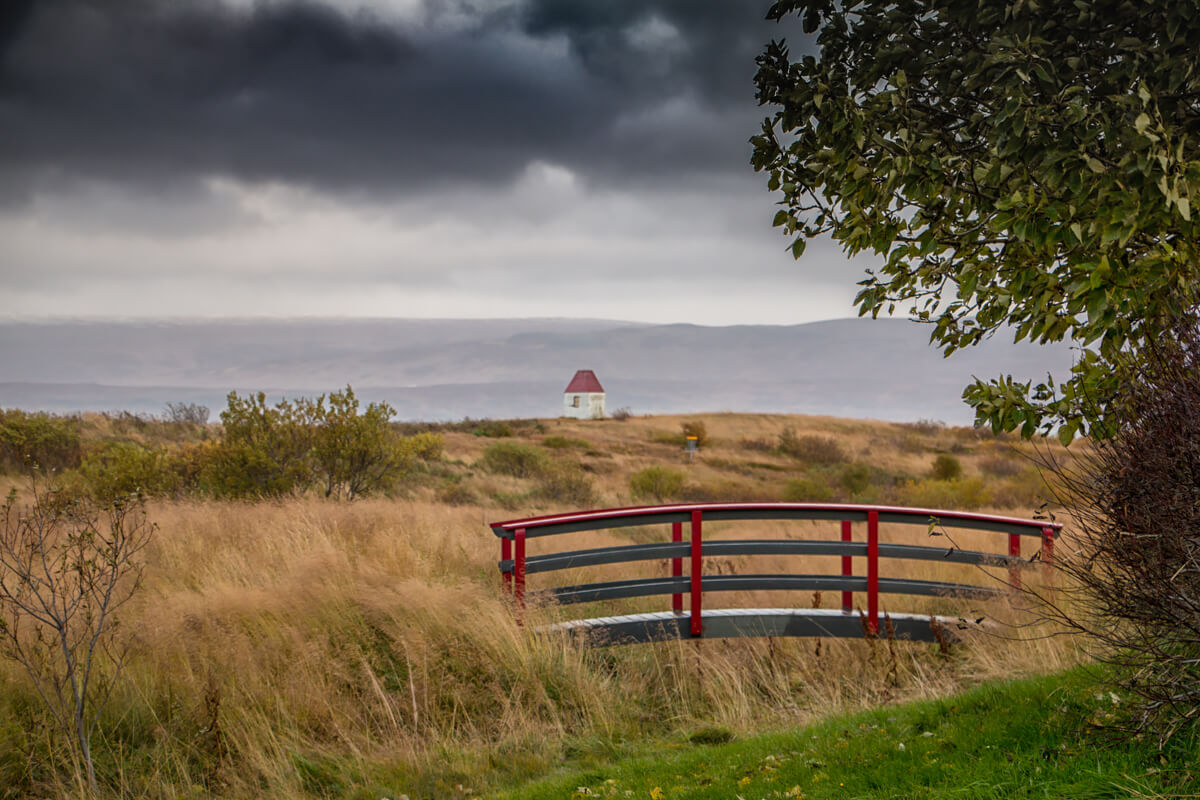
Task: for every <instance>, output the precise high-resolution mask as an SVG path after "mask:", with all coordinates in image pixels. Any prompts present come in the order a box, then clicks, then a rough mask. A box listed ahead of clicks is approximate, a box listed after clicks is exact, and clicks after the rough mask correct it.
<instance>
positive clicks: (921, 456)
mask: <svg viewBox="0 0 1200 800" xmlns="http://www.w3.org/2000/svg"><path fill="white" fill-rule="evenodd" d="M351 398H352V393H351V392H350V390H349V389H347V390H346V392H345V393H343V394H342V398H341V400H340V401H339V403H340V405H339V403H335V404H330V402H329V399H328V398H326V399H325V402H324V403H321V402H318V401H309V400H299V401H291V402H289V403H280V404H277V405H275V406H269V405H268V404H267V403H266V402H265V399H264V398H261V397H259V396H254V397H251V398H239V397H236V396H231V398H230V403H229V408H227V409H226V413H225V414H223V415H222V424H216V423H214V424H201V423H199V422H197V421H196V420H194V419H191V420H189V419H174V420H171V419H167V420H164V419H149V418H144V417H136V416H132V415H128V414H99V415H97V414H86V415H82V416H78V417H55V416H50V415H44V414H31V413H27V412H19V411H6V412H4V413H3V417H2V418H0V440H2V441H3V442H4V445H3V447H4V450H3V453H2V454H0V458H2V459H4V464H5V466H6V473H5V476H4V477H3V478H0V480H3V481H4V482H6V484H7V485H8V486H9V487H12V488H14V489H16V490H17V491H18V492H25V493H27V489H26V483H25V478H24V477H23V474H22V470H23V469H26V468H28V464H29V462H30V461H31V460H33V461H37V462H38V463H39V464H46V465H51V464H52V465H53V467H52V469H53V477H54V480H55V481H56V482H57V483H58V484H59V485H60V486H61V487H62V489H61V492H62V493H63V496H64V497H75V498H81V499H85V500H87V502H97V503H104V502H107V501H108V500H109V499H111V497H112V495H113V494H115V493H119V492H132V493H133V494H134V497H137V496H139V495H140V496H141V497H142V498H143V499H142V500H141V501H140V502H144V504H145V511H146V514H147V519H148V521H149V523H150V524H152V525H153V526H154V535H153V537H152V538H151V539H150V541H149V542H148V544H147V545H146V547H145V549H144V551H143V552H142V554H141V556H142V561H143V562H144V571H143V572H142V575H141V581H142V582H141V587H140V589H139V591H138V592H137V594H136V595H135V596H134V597H133V598H132V599H131V600H130V601H129V603H128V604H127V605H126V606H125V607H124V608H122V609H121V616H120V620H121V624H120V626H119V627H118V628H117V630H116V633H115V642H116V644H119V645H120V646H121V647H122V648H123V650H122V652H124V653H125V654H126V657H125V661H124V667H123V671H122V673H121V675H120V676H119V679H118V680H116V681H115V682H113V683H112V685H111V695H110V696H109V697H108V700H107V702H105V703H103V704H102V705H100V706H99V707H97V708H96V711H95V713H96V715H97V716H96V719H97V723H96V727H95V735H94V737H93V740H92V745H91V751H92V756H93V758H94V760H95V769H96V775H97V783H98V785H99V787H100V791H101V793H102V794H103V795H105V796H136V797H154V798H158V797H163V798H166V797H279V798H283V797H287V798H295V797H396V796H399V795H401V794H406V795H408V796H409V797H410V798H417V797H427V798H447V797H450V798H453V797H475V796H481V795H483V794H486V793H488V792H489V791H491V790H493V789H495V788H497V787H504V786H511V785H513V784H515V783H519V782H521V781H523V780H526V779H528V778H532V777H537V776H540V775H544V774H546V773H548V772H549V771H551V770H553V769H554V768H555V766H556V765H557V764H559V763H560V762H561V761H563V760H567V761H570V762H572V763H575V764H581V765H585V766H586V765H587V764H588V763H599V762H603V761H605V760H607V759H610V758H612V757H613V756H614V755H615V754H619V753H623V752H632V751H636V750H639V749H641V748H643V747H645V746H646V745H647V743H653V742H659V743H665V746H681V745H682V746H701V745H702V744H703V743H704V742H711V741H720V740H722V739H726V738H730V737H740V736H742V735H744V734H747V733H749V732H752V731H760V730H762V729H764V728H775V729H782V728H786V727H789V726H794V725H796V724H798V723H802V722H805V721H809V720H813V719H817V718H820V717H823V716H825V715H827V714H829V713H831V712H833V711H836V710H842V709H858V708H865V707H870V706H877V705H880V704H886V703H891V702H895V701H899V700H903V699H909V698H931V697H941V696H946V695H948V694H950V693H953V692H955V691H957V690H959V689H960V688H962V687H964V686H966V685H971V684H974V683H976V682H978V681H979V680H982V679H986V678H989V677H1001V676H1003V677H1011V676H1014V675H1022V674H1033V673H1041V672H1044V671H1050V670H1057V669H1060V668H1064V667H1067V666H1069V665H1071V664H1074V663H1076V662H1077V661H1078V660H1079V659H1080V658H1081V655H1080V652H1079V650H1078V648H1077V646H1076V645H1075V644H1073V643H1071V642H1069V641H1066V640H1062V639H1057V638H1038V637H1036V636H1026V635H1024V634H1022V635H1021V636H1019V637H1016V638H1018V639H1021V641H1011V640H1009V638H1008V637H998V638H997V637H983V638H981V637H979V636H977V635H966V636H965V637H964V640H963V641H962V642H961V643H960V644H959V645H956V646H954V647H952V648H951V650H950V651H949V653H943V652H941V650H940V649H939V648H938V647H937V646H934V645H917V644H899V643H890V642H888V641H885V640H876V641H873V642H871V641H841V640H829V641H811V640H808V641H805V640H761V641H760V640H741V641H731V642H705V643H701V644H694V643H687V642H676V643H663V644H655V645H648V646H644V647H624V648H610V649H597V650H588V649H583V648H580V647H578V646H576V645H574V644H572V643H571V642H569V641H565V640H561V639H557V638H553V637H550V636H547V635H542V634H538V633H536V632H535V631H534V630H533V629H534V628H536V627H537V626H536V624H528V625H527V626H526V627H524V628H521V627H518V626H517V625H516V623H515V622H514V621H513V616H512V614H511V608H510V607H509V606H508V601H507V600H506V597H505V595H504V593H503V591H502V590H501V588H500V580H499V575H498V573H497V570H496V564H495V559H496V557H497V547H496V540H495V538H494V537H493V535H492V534H491V532H490V530H489V529H488V528H487V526H486V523H487V522H489V521H496V520H498V519H504V518H512V517H517V516H523V515H527V514H534V513H545V512H550V511H554V510H560V509H569V508H577V507H580V506H581V505H591V506H619V505H628V504H632V503H636V502H646V501H657V500H662V501H672V500H696V501H701V500H783V499H791V500H841V501H851V502H881V503H883V502H888V503H902V504H910V505H932V506H941V507H948V508H975V509H980V510H986V511H997V512H1003V513H1009V514H1014V515H1022V516H1028V515H1030V514H1032V513H1033V512H1034V511H1035V509H1036V508H1037V507H1038V506H1039V505H1040V504H1041V503H1042V502H1044V500H1045V496H1046V494H1047V493H1046V489H1045V486H1044V485H1043V482H1042V479H1041V476H1040V474H1039V472H1038V469H1037V467H1036V464H1035V461H1034V445H1033V444H1032V443H1030V442H1026V441H1023V440H1021V439H1019V438H1016V437H1013V436H1009V435H995V434H993V433H991V432H988V431H982V430H973V429H967V428H952V427H947V426H944V425H941V424H939V423H935V422H920V423H913V424H893V423H884V422H866V421H854V420H844V419H832V418H811V417H802V416H790V417H782V416H773V415H740V414H715V415H691V416H686V417H636V416H627V417H625V418H623V419H621V420H602V421H573V420H507V421H488V420H484V421H478V420H465V421H462V422H457V423H447V424H393V423H387V422H386V416H385V415H384V413H383V412H382V411H380V412H379V413H377V414H376V415H375V416H374V417H372V415H371V413H370V411H371V410H370V409H369V408H368V409H367V410H366V411H367V413H362V411H363V410H362V409H359V410H358V411H359V413H357V414H356V415H355V416H354V418H353V420H348V419H347V418H345V417H343V418H341V419H340V420H339V418H338V416H337V414H334V415H332V416H329V412H330V411H331V409H333V408H339V407H340V408H342V409H343V410H344V409H345V408H346V407H347V406H348V405H350V404H351ZM376 408H377V409H378V407H376ZM322 409H323V410H324V411H323V412H322ZM326 420H330V421H328V422H327V421H326ZM348 423H349V424H348ZM325 425H328V426H329V429H328V430H329V431H333V430H337V431H339V432H340V433H339V435H338V436H337V437H334V436H329V437H328V438H322V437H323V435H324V434H325V433H326V432H327V431H322V427H323V426H325ZM354 425H361V426H362V429H355V428H354ZM339 426H341V427H339ZM355 430H358V433H357V434H355ZM685 430H686V431H687V434H686V435H699V434H702V436H703V440H704V445H703V446H702V447H701V449H700V452H699V453H698V455H697V456H696V457H695V459H694V460H692V459H689V458H688V457H687V455H686V454H685V452H684V449H683V447H682V446H681V444H682V441H683V438H684V435H685V434H684V431H685ZM30 431H33V432H38V431H41V432H42V434H39V435H40V436H41V438H40V439H39V438H38V437H37V436H34V435H33V434H32V433H30ZM364 431H365V433H364ZM36 441H45V442H47V445H46V447H47V449H46V450H45V451H37V450H36V449H35V448H34V447H33V445H32V444H31V443H32V442H36ZM339 444H340V445H341V446H343V447H345V448H347V449H346V450H343V451H339V450H338V446H339ZM1047 446H1049V445H1047ZM322 447H324V449H322ZM1055 447H1057V445H1055ZM355 448H361V453H357V454H356V453H355V452H354V449H355ZM1077 452H1080V451H1079V449H1078V445H1077V446H1075V447H1073V448H1072V449H1071V452H1067V451H1065V450H1064V451H1060V457H1062V458H1065V459H1071V458H1073V457H1074V456H1073V454H1074V453H1077ZM113 454H116V455H115V456H114V455H113ZM365 454H375V456H377V457H376V458H368V457H366V455H365ZM380 454H382V455H380ZM47 455H51V456H53V458H54V459H57V460H52V459H51V458H48V457H47ZM379 459H383V460H379ZM266 461H270V462H272V464H273V468H276V471H274V472H271V473H264V472H263V471H261V469H260V467H261V466H262V465H263V463H264V462H266ZM280 464H287V465H290V466H289V467H288V468H287V469H282V470H279V469H277V467H278V466H279V465H280ZM360 464H366V465H374V467H376V468H378V467H379V465H380V464H387V465H388V468H387V469H385V470H382V471H376V472H374V473H370V474H372V475H377V476H379V479H378V480H377V481H375V482H368V483H360V484H355V483H354V482H353V479H352V478H351V477H349V476H350V474H351V472H352V471H353V470H352V467H354V466H355V465H360ZM179 465H183V466H179ZM223 469H229V470H230V475H233V476H237V477H236V479H233V478H230V477H228V476H226V475H222V474H221V472H220V470H223ZM163 473H166V474H168V475H169V478H168V479H165V480H164V479H162V477H161V476H162V474H163ZM331 485H332V486H335V487H336V488H334V489H333V490H330V486H331ZM351 497H352V498H353V500H352V501H351V500H350V498H351ZM772 524H775V523H772ZM815 524H816V523H791V524H790V525H791V527H789V524H788V523H777V525H778V527H777V528H774V529H770V530H767V529H764V528H763V527H762V525H761V524H756V526H755V527H754V528H753V529H748V530H747V534H746V535H756V536H763V535H767V536H776V535H778V536H785V537H786V536H800V537H804V538H808V537H813V536H823V535H826V536H828V535H832V534H831V533H830V532H828V531H826V532H824V533H822V532H820V531H817V530H813V531H809V530H808V529H807V527H806V526H809V525H815ZM720 533H721V534H722V535H733V536H737V535H741V534H740V533H739V529H738V527H737V524H735V523H729V524H728V528H722V530H721V531H720ZM645 535H646V533H645V531H641V532H639V531H635V530H631V531H622V530H613V531H601V532H591V533H586V534H579V535H578V536H577V537H571V539H572V540H571V541H570V542H564V543H563V545H562V546H563V547H566V548H567V549H573V548H577V547H589V546H607V545H611V544H618V543H625V542H629V541H631V540H632V537H637V536H645ZM884 535H885V537H889V538H890V540H893V541H911V542H920V541H922V540H925V539H926V537H927V532H926V531H925V530H924V529H920V530H914V529H912V528H904V527H897V528H895V529H891V528H890V527H885V531H884ZM979 536H981V537H985V536H986V534H979ZM961 544H962V546H965V547H970V546H972V545H973V544H976V543H975V542H973V541H971V540H969V539H968V540H965V541H963V542H961ZM978 546H979V547H980V548H981V549H995V542H994V541H993V542H987V541H984V540H981V541H980V542H979V543H978ZM757 558H758V559H759V560H758V561H755V562H754V565H753V568H754V569H755V570H767V571H769V570H772V569H773V568H774V566H773V565H772V564H769V563H763V561H764V560H766V561H769V560H770V559H769V558H767V557H757ZM896 563H897V569H898V570H900V571H901V572H898V573H897V575H900V574H901V573H902V574H903V576H904V577H926V578H933V579H951V580H953V579H959V580H961V579H962V578H963V577H964V576H963V575H962V574H955V575H951V573H952V572H953V570H955V569H974V568H963V567H953V566H951V565H944V564H940V563H931V562H922V563H918V562H912V563H908V562H896ZM730 566H736V565H730ZM778 566H779V567H780V570H781V571H783V570H786V569H790V568H794V566H795V565H782V564H781V565H778ZM663 568H665V567H664V565H662V564H659V563H657V562H647V563H646V564H645V565H643V566H642V567H639V569H644V570H645V571H647V573H648V574H650V573H654V571H655V570H661V569H663ZM612 569H613V567H597V568H589V574H588V575H586V576H583V575H581V576H580V577H581V578H583V579H591V578H592V577H593V576H595V577H597V578H598V579H603V578H600V577H599V576H603V575H610V576H611V575H612V574H613V573H612ZM814 571H818V570H817V569H814ZM968 577H971V578H973V579H978V578H979V576H978V575H973V576H968ZM998 577H999V578H1002V577H1003V576H998ZM652 602H653V601H652V600H639V601H628V604H627V605H628V610H631V611H632V610H640V609H642V608H643V606H646V607H648V605H649V604H652ZM749 602H756V603H759V604H762V603H767V604H769V605H795V606H799V607H811V606H821V605H824V606H826V607H829V606H831V605H832V604H833V598H822V597H821V596H820V593H816V594H810V593H790V594H789V596H787V597H780V596H779V593H771V594H770V595H769V596H764V597H763V598H755V597H745V598H737V597H731V598H729V603H730V604H731V605H733V604H739V603H742V604H745V603H749ZM904 602H905V603H906V606H905V609H904V610H912V611H929V612H931V613H932V612H938V613H941V612H943V611H952V610H953V609H954V608H955V607H954V605H953V604H954V603H955V602H958V601H952V600H947V599H935V598H928V599H920V600H913V599H906V600H905V601H904ZM639 604H641V605H639ZM1015 605H1016V606H1019V605H1020V603H1019V602H1018V603H1016V604H1015ZM972 612H973V613H978V614H981V615H986V616H987V617H988V618H989V619H993V620H996V621H997V622H998V623H1001V624H1002V623H1004V622H1007V621H1012V622H1017V621H1025V619H1024V618H1023V617H1020V611H1019V609H1018V608H1015V607H1014V603H1013V602H1011V601H1009V600H1002V601H996V602H989V603H987V604H982V605H981V604H975V605H973V606H972ZM555 613H556V610H555V609H554V608H553V607H537V608H534V609H532V610H531V615H530V618H529V621H530V622H531V623H536V622H538V621H539V620H550V619H553V618H554V617H555ZM1012 630H1014V631H1015V630H1017V629H1015V628H1014V629H1012ZM1027 640H1028V641H1027ZM100 667H101V668H102V669H106V670H111V669H112V666H111V665H110V664H101V665H100ZM0 670H2V674H3V680H2V682H0V687H2V690H0V796H3V797H56V796H65V795H70V794H73V793H75V792H76V791H77V787H76V785H75V783H73V781H74V780H75V776H76V773H75V772H74V771H73V767H72V763H73V762H72V755H71V752H72V751H71V748H70V743H69V741H66V740H65V739H64V737H62V736H59V735H56V734H53V733H52V732H51V731H53V728H52V727H49V726H48V724H47V723H48V721H49V720H48V717H47V713H48V712H47V711H46V709H45V707H44V704H43V703H41V702H39V700H38V697H37V694H36V690H35V687H34V686H33V684H32V682H31V681H30V679H29V677H28V676H27V675H26V674H25V673H24V672H23V671H22V670H21V669H20V668H19V665H17V664H16V663H15V662H12V661H4V662H0ZM693 740H694V742H693ZM672 742H674V743H676V744H675V745H672V744H671V743H672Z"/></svg>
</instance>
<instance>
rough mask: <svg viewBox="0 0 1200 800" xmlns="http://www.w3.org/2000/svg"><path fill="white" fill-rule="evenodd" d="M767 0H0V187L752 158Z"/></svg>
mask: <svg viewBox="0 0 1200 800" xmlns="http://www.w3.org/2000/svg"><path fill="white" fill-rule="evenodd" d="M459 11H460V12H461V9H459ZM764 11H765V4H763V5H762V6H760V5H759V4H756V3H744V2H717V1H716V0H713V2H688V1H687V0H657V1H656V2H634V1H633V0H588V2H582V1H580V0H528V2H523V3H519V4H517V5H511V6H500V7H498V8H494V9H490V10H482V11H476V12H474V16H473V17H471V18H470V24H465V25H459V26H457V27H452V28H450V27H439V26H435V25H421V24H418V23H402V22H398V21H396V20H393V19H389V18H388V17H386V16H384V15H380V14H369V13H366V12H362V11H355V12H346V11H343V10H335V9H334V8H332V7H330V6H327V5H320V4H318V3H316V2H312V1H311V0H295V1H288V2H274V3H257V4H254V5H252V6H250V7H249V8H244V9H240V10H239V9H234V8H232V7H228V6H224V5H222V4H220V3H218V2H213V1H212V0H173V1H170V0H43V2H40V3H38V4H37V5H36V6H34V5H33V4H32V3H29V2H25V1H24V0H22V2H18V3H15V4H13V5H9V6H5V10H4V12H3V15H2V16H0V48H2V49H0V187H3V189H2V190H0V194H2V193H5V192H6V193H7V194H8V195H9V197H8V198H7V199H8V201H9V202H12V201H13V198H12V195H13V194H19V195H22V196H27V193H28V192H29V191H30V190H31V187H34V186H38V185H41V184H42V183H43V182H44V181H46V180H47V179H48V178H49V177H52V176H59V177H60V178H61V177H62V176H67V177H68V178H69V177H71V176H81V177H85V178H94V179H99V180H105V181H113V182H117V183H126V184H132V185H138V186H148V185H154V184H157V183H161V182H163V181H167V180H179V179H180V178H184V179H186V178H187V177H189V176H193V177H203V176H210V175H227V176H232V177H235V178H237V179H241V180H249V181H284V182H291V183H296V184H302V185H310V186H314V187H317V188H319V189H321V190H326V191H335V192H341V193H347V192H351V193H352V192H364V193H366V194H377V193H380V192H384V193H391V194H408V193H415V192H417V191H423V190H426V189H428V188H429V187H430V186H433V185H446V184H467V185H496V184H499V183H504V182H509V181H511V180H512V179H513V178H514V177H515V176H517V175H519V174H520V172H521V170H523V169H524V168H525V167H526V166H527V165H528V164H529V163H530V161H532V160H534V159H540V160H544V161H547V162H550V163H558V164H562V165H564V166H567V167H568V168H570V169H572V170H575V171H577V172H579V173H580V174H582V175H584V176H590V177H591V178H592V179H593V180H596V181H620V180H661V179H663V178H664V177H670V178H672V179H673V178H674V177H677V176H680V175H687V174H691V173H694V172H697V171H701V172H722V171H726V172H735V171H738V170H748V169H749V168H748V166H747V165H746V159H747V156H748V147H747V145H746V143H745V142H746V139H747V137H748V136H749V135H751V134H752V133H753V132H754V129H755V127H756V121H757V118H758V116H759V112H758V110H757V109H756V108H755V106H754V101H753V88H752V86H751V83H750V80H751V76H752V74H753V70H754V65H753V58H754V55H755V53H756V52H757V51H758V50H759V49H760V48H761V47H762V44H763V43H764V42H765V41H766V40H767V39H769V38H771V37H772V36H778V35H780V30H779V28H778V27H777V26H776V25H775V24H773V23H767V22H765V21H763V19H762V17H763V13H764ZM0 202H3V198H0Z"/></svg>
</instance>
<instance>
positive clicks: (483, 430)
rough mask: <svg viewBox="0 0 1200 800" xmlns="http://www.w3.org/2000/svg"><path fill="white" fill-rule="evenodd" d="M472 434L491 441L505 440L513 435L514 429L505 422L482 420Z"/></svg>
mask: <svg viewBox="0 0 1200 800" xmlns="http://www.w3.org/2000/svg"><path fill="white" fill-rule="evenodd" d="M471 433H472V434H474V435H475V436H485V437H487V438H489V439H504V438H507V437H509V436H512V435H513V429H512V425H509V424H508V423H507V422H505V421H503V420H490V419H481V420H479V422H478V423H476V425H475V427H474V429H473V430H472V431H471Z"/></svg>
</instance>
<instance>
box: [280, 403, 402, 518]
mask: <svg viewBox="0 0 1200 800" xmlns="http://www.w3.org/2000/svg"><path fill="white" fill-rule="evenodd" d="M301 407H302V409H303V411H302V417H303V418H304V420H302V421H307V422H308V423H309V424H310V425H312V431H311V434H310V436H311V440H312V450H311V459H312V467H313V472H314V474H315V477H316V479H317V480H318V481H319V484H320V485H321V486H322V488H323V489H324V491H325V496H326V497H342V496H345V497H346V498H347V499H353V498H355V497H358V496H360V495H366V494H370V493H371V492H377V491H381V490H384V489H387V488H389V487H390V486H391V485H392V484H393V483H394V482H395V481H396V480H398V479H399V478H400V477H401V476H402V475H404V474H405V473H406V472H409V471H411V470H412V463H413V461H414V460H415V452H414V450H413V449H411V448H409V447H406V446H405V443H404V442H403V441H402V440H401V439H400V438H399V437H398V436H397V435H396V434H395V432H394V431H393V430H392V428H391V426H390V425H389V424H388V420H389V419H391V417H392V415H393V414H394V413H396V412H395V410H394V409H393V408H392V407H391V406H389V405H388V404H387V403H370V404H369V405H368V406H367V407H366V409H365V410H363V411H362V412H361V413H360V412H359V405H358V398H356V397H355V396H354V390H353V389H351V388H350V387H349V386H347V387H346V388H345V390H343V391H337V392H331V393H330V394H329V397H328V405H326V397H325V396H324V395H322V396H321V397H319V398H317V400H316V401H315V402H308V401H301ZM418 435H421V434H418ZM414 438H416V437H414ZM422 442H425V440H422ZM414 447H415V445H414Z"/></svg>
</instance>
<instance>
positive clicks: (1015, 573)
mask: <svg viewBox="0 0 1200 800" xmlns="http://www.w3.org/2000/svg"><path fill="white" fill-rule="evenodd" d="M1008 555H1009V558H1020V557H1021V534H1019V533H1010V534H1009V535H1008ZM1008 583H1009V585H1010V586H1012V588H1013V589H1020V588H1021V567H1020V566H1019V565H1017V564H1013V565H1012V566H1010V567H1009V568H1008Z"/></svg>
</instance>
